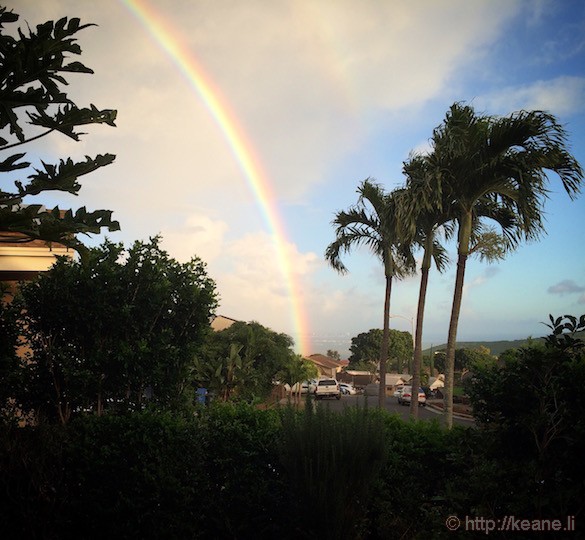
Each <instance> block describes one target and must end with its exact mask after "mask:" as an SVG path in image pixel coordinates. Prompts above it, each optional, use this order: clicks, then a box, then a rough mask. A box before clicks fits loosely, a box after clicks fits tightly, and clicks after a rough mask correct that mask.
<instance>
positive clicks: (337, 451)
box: [280, 406, 385, 538]
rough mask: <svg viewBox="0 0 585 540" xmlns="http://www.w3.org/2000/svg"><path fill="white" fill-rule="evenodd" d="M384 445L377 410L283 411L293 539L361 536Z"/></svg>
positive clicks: (283, 449)
mask: <svg viewBox="0 0 585 540" xmlns="http://www.w3.org/2000/svg"><path fill="white" fill-rule="evenodd" d="M384 443H385V439H384V430H383V423H382V415H381V414H380V413H379V411H377V410H370V409H366V408H345V409H344V410H343V412H342V413H333V412H331V411H330V410H329V408H328V407H322V406H321V407H317V410H316V412H313V408H312V407H306V408H305V410H304V411H303V412H301V413H299V412H296V411H295V410H293V409H292V408H287V409H286V410H285V412H284V415H283V426H282V437H281V440H280V456H281V460H282V464H283V466H284V469H285V470H286V472H287V474H288V481H289V485H290V488H291V493H292V497H293V501H292V505H293V506H292V507H291V509H292V513H293V515H294V516H295V519H293V520H292V523H291V530H290V531H289V532H290V533H291V535H292V537H302V538H307V537H308V538H313V537H319V538H348V537H349V538H358V537H359V536H360V533H361V531H362V528H363V526H364V524H365V523H364V518H365V516H366V512H367V504H368V499H369V496H370V488H371V486H372V483H373V481H374V480H375V479H376V476H377V474H378V471H379V470H380V468H381V466H382V463H383V461H384V454H385V451H384Z"/></svg>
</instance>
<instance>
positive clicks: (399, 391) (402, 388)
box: [394, 386, 404, 398]
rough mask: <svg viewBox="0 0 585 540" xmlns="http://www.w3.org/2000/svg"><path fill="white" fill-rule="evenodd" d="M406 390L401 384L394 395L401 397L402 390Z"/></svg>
mask: <svg viewBox="0 0 585 540" xmlns="http://www.w3.org/2000/svg"><path fill="white" fill-rule="evenodd" d="M403 390H404V386H399V387H398V388H397V389H396V392H394V397H395V398H399V397H400V396H401V395H402V391H403Z"/></svg>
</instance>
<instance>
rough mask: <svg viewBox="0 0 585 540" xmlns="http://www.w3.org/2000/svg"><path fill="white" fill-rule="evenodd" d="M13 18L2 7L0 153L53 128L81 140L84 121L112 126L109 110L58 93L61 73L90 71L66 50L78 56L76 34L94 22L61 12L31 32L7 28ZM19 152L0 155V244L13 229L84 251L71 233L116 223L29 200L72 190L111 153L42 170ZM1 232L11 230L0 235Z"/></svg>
mask: <svg viewBox="0 0 585 540" xmlns="http://www.w3.org/2000/svg"><path fill="white" fill-rule="evenodd" d="M18 18H19V16H18V15H17V14H16V13H13V12H12V11H7V10H6V8H5V7H0V129H2V130H3V132H2V137H0V152H2V153H4V152H6V151H8V150H12V149H14V148H17V147H20V146H22V145H25V144H26V143H28V142H30V141H33V140H35V139H39V138H41V137H44V136H46V135H49V134H51V133H53V132H56V133H60V134H61V135H64V136H65V137H69V138H70V139H72V140H74V141H79V140H80V136H81V135H82V133H80V132H79V131H78V129H77V128H78V127H80V126H86V125H88V124H106V125H109V126H115V124H114V122H115V120H116V111H115V110H110V109H104V110H99V109H98V108H97V107H95V106H94V105H90V106H89V107H85V108H80V107H78V106H77V105H76V104H75V103H74V102H73V101H72V100H71V99H70V98H69V97H68V96H67V93H66V92H65V91H64V90H65V88H66V85H67V84H68V83H67V80H66V79H65V76H66V75H68V74H70V73H85V74H91V73H93V71H92V70H91V69H89V68H88V67H86V66H85V65H83V64H82V63H81V62H79V61H70V57H71V56H74V55H79V54H81V48H80V46H79V44H78V43H77V39H76V35H77V33H78V32H79V31H81V30H83V29H85V28H87V27H88V26H92V25H90V24H84V25H82V24H80V21H79V19H76V18H72V19H67V18H62V19H60V20H58V21H57V22H53V21H47V22H45V23H43V24H39V25H38V26H37V27H36V29H35V30H33V29H31V28H30V27H28V31H26V30H25V31H23V30H22V29H19V30H18V33H17V34H16V35H14V32H12V33H5V26H6V25H8V24H12V23H15V22H16V21H18ZM25 124H26V125H25ZM5 128H6V129H5ZM25 129H26V130H27V131H28V132H29V133H25ZM4 137H7V138H4ZM25 156H26V153H24V152H20V151H17V153H10V154H8V155H4V157H3V160H2V161H0V173H2V174H3V175H4V176H5V177H7V179H8V180H9V181H11V182H13V183H14V187H13V188H12V189H7V188H5V187H2V189H1V190H0V242H2V241H8V242H14V241H15V237H14V236H13V233H19V235H23V236H20V237H19V241H23V242H26V241H30V240H32V239H36V238H40V239H43V240H48V241H58V242H60V243H62V244H65V245H67V246H71V247H74V248H76V249H78V250H82V251H85V250H84V249H83V245H82V243H81V242H80V241H79V239H78V238H77V237H76V236H75V233H83V234H92V233H99V232H100V231H101V229H102V228H103V227H105V228H107V229H108V230H110V231H114V230H118V229H119V225H118V222H117V221H113V220H112V219H111V214H112V212H111V211H109V210H96V211H92V212H88V211H87V210H86V209H85V208H80V209H78V210H77V211H76V212H73V211H71V210H67V211H62V210H60V209H59V208H58V207H55V208H53V209H45V208H44V207H43V206H42V205H41V204H31V203H30V201H29V199H30V198H31V197H34V196H36V195H39V194H41V193H44V192H47V191H61V192H67V193H72V194H76V193H77V192H78V191H79V190H80V188H81V185H80V184H79V182H78V179H79V177H81V176H83V175H86V174H89V173H91V172H93V171H95V170H97V169H99V168H100V167H103V166H106V165H109V164H110V163H112V162H113V161H114V158H115V156H113V155H111V154H104V155H98V156H96V157H93V158H92V157H89V156H86V158H85V160H84V161H79V162H74V161H73V160H72V159H66V160H61V161H60V163H59V164H51V163H45V162H42V168H35V167H32V165H31V163H30V162H28V161H22V160H23V159H24V158H25ZM38 167H40V165H39V166H38ZM23 171H28V172H29V175H28V177H27V179H26V180H24V179H19V178H18V177H17V176H16V174H18V173H20V172H23ZM2 183H3V185H4V180H3V181H2ZM6 231H8V232H9V233H10V234H8V235H6V234H5V235H2V234H1V233H2V232H6Z"/></svg>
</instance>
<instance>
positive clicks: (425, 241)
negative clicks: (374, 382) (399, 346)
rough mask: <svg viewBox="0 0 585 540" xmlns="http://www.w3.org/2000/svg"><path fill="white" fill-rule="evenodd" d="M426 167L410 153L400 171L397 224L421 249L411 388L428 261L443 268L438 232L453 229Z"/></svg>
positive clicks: (418, 360) (415, 380) (416, 382)
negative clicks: (403, 181) (402, 184)
mask: <svg viewBox="0 0 585 540" xmlns="http://www.w3.org/2000/svg"><path fill="white" fill-rule="evenodd" d="M427 169H428V163H427V161H426V159H425V156H420V155H415V156H411V157H410V158H409V160H408V161H406V162H405V163H404V167H403V172H404V174H405V175H406V178H407V183H406V189H405V190H402V197H401V199H400V204H399V205H398V207H399V212H400V217H399V225H400V226H401V227H403V229H404V233H403V235H404V236H405V237H409V236H410V237H412V241H413V243H414V244H418V245H419V246H420V247H421V248H422V250H423V258H422V262H421V278H420V288H419V295H418V306H417V312H416V329H415V336H414V353H413V364H412V373H413V377H412V387H413V389H418V388H419V386H420V371H421V366H422V335H423V321H424V310H425V302H426V295H427V287H428V282H429V272H430V269H431V263H432V262H433V261H434V263H435V266H436V268H437V270H438V271H439V272H443V271H444V270H445V268H446V267H447V264H448V258H447V254H446V251H445V248H444V247H443V246H442V245H441V244H440V243H439V241H438V239H437V236H438V233H439V231H441V230H442V232H443V233H444V236H445V238H447V239H448V238H449V237H450V236H451V234H452V231H453V227H452V216H451V215H450V212H449V210H450V208H449V207H448V205H446V204H442V201H437V199H436V194H435V193H434V192H433V190H432V189H431V187H432V185H431V184H430V183H429V178H430V177H429V174H428V170H427ZM431 375H432V373H431ZM410 415H411V417H412V418H415V419H416V418H418V392H416V391H415V392H413V393H412V398H411V401H410Z"/></svg>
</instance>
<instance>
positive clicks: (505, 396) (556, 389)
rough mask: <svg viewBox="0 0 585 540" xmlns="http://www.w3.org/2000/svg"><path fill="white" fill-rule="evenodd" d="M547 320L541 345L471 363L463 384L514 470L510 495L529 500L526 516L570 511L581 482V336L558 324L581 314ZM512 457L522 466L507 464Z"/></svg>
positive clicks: (570, 324)
mask: <svg viewBox="0 0 585 540" xmlns="http://www.w3.org/2000/svg"><path fill="white" fill-rule="evenodd" d="M578 320H579V321H580V326H579V324H577V321H578ZM551 321H552V325H551V326H552V329H553V334H552V335H551V336H549V337H548V338H547V340H546V344H545V345H544V346H542V345H535V346H532V347H523V348H520V349H515V350H511V351H508V352H507V353H505V354H503V355H502V356H501V357H500V362H499V363H498V364H486V365H483V366H480V365H476V368H475V369H474V374H473V378H472V379H471V383H470V384H469V385H468V392H469V394H470V397H471V399H472V403H473V408H474V414H475V417H476V419H477V421H478V422H479V423H480V425H481V426H482V427H483V429H484V430H485V431H486V433H489V434H491V435H492V443H491V444H492V446H493V447H494V448H495V449H496V450H497V452H499V455H500V456H501V459H502V461H503V463H504V464H506V469H505V470H506V471H507V473H508V474H510V475H511V476H515V477H516V478H517V486H516V490H515V491H516V493H517V495H518V496H519V497H520V499H521V500H530V501H531V502H532V504H533V515H534V516H537V515H539V514H541V513H543V512H553V511H554V512H556V513H557V515H575V514H576V513H578V512H579V511H582V508H583V504H582V497H583V492H584V490H585V465H584V463H583V456H584V455H585V421H584V419H585V393H584V392H583V380H585V343H584V342H583V341H581V340H577V339H574V338H573V337H572V336H571V334H570V333H564V332H563V331H564V330H565V329H567V328H573V330H575V329H582V328H583V327H585V315H584V316H582V317H581V318H580V319H577V318H575V317H571V316H565V317H559V318H558V319H553V318H552V317H551ZM516 460H524V462H525V466H523V467H518V466H517V464H516V466H514V464H515V462H516ZM508 464H512V466H507V465H508Z"/></svg>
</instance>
